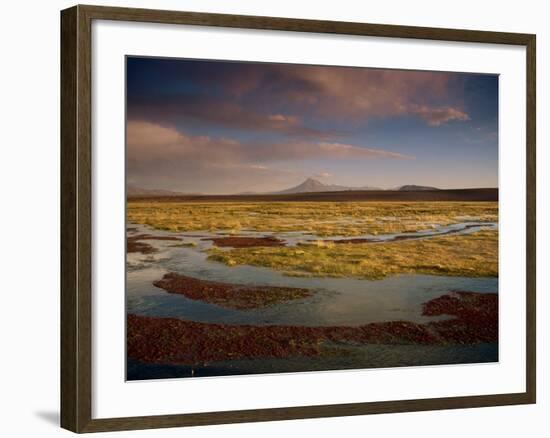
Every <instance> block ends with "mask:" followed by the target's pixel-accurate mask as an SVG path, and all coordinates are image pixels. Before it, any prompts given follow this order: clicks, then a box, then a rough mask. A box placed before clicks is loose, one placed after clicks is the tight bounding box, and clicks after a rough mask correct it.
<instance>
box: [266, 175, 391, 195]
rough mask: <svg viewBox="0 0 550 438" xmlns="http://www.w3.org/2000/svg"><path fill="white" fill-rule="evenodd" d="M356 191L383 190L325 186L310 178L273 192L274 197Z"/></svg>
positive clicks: (368, 187) (365, 187)
mask: <svg viewBox="0 0 550 438" xmlns="http://www.w3.org/2000/svg"><path fill="white" fill-rule="evenodd" d="M356 190H381V189H380V188H379V187H371V186H363V187H348V186H340V185H337V184H324V183H322V182H321V181H319V180H316V179H314V178H308V179H306V180H305V181H304V182H303V183H301V184H298V185H297V186H294V187H291V188H289V189H286V190H281V191H278V192H271V194H273V195H286V194H291V193H315V192H347V191H356Z"/></svg>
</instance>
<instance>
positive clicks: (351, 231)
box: [127, 201, 498, 237]
mask: <svg viewBox="0 0 550 438" xmlns="http://www.w3.org/2000/svg"><path fill="white" fill-rule="evenodd" d="M127 215H128V220H129V221H130V222H132V223H138V224H144V225H149V226H151V227H153V228H156V229H160V230H169V231H178V232H184V231H225V232H230V233H234V234H238V233H239V232H242V231H245V230H254V231H273V232H285V231H305V232H309V233H314V234H317V235H318V236H326V237H328V236H358V235H362V234H373V235H377V234H383V233H400V232H410V231H418V230H425V229H429V228H432V227H434V226H437V225H448V224H451V223H456V222H460V221H462V220H465V219H468V218H475V220H480V221H488V222H489V221H491V222H492V221H497V220H498V203H497V202H322V203H321V202H236V203H231V202H147V201H140V202H132V201H130V202H129V203H128V210H127Z"/></svg>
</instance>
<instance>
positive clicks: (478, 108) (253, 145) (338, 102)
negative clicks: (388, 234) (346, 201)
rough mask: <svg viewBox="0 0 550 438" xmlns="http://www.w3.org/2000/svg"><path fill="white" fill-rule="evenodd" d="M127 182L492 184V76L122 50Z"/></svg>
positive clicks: (258, 188)
mask: <svg viewBox="0 0 550 438" xmlns="http://www.w3.org/2000/svg"><path fill="white" fill-rule="evenodd" d="M126 75H127V76H126V91H127V102H126V103H127V120H126V151H127V155H126V174H127V183H128V184H131V185H133V186H137V187H141V188H147V189H164V190H173V191H179V192H185V193H205V194H231V193H242V192H270V191H278V190H283V189H287V188H289V187H292V186H294V185H297V184H299V183H301V182H302V181H304V180H305V179H306V178H315V179H317V180H319V181H321V182H323V183H325V184H338V185H345V186H358V187H359V186H375V187H381V188H384V189H386V188H395V187H399V186H401V185H405V184H418V185H429V186H435V187H439V188H469V187H497V186H498V76H496V75H484V74H473V73H452V72H430V71H409V70H389V69H374V68H360V67H337V66H312V65H300V64H274V63H250V62H228V61H211V60H186V59H172V58H141V57H128V58H127V66H126Z"/></svg>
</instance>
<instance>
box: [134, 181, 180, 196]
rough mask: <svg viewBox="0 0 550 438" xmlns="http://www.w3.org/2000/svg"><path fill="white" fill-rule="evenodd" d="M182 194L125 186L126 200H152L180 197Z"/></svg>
mask: <svg viewBox="0 0 550 438" xmlns="http://www.w3.org/2000/svg"><path fill="white" fill-rule="evenodd" d="M180 195H183V193H179V192H172V191H170V190H162V189H144V188H142V187H137V186H134V185H131V184H128V185H127V186H126V196H127V197H128V198H154V197H156V196H180Z"/></svg>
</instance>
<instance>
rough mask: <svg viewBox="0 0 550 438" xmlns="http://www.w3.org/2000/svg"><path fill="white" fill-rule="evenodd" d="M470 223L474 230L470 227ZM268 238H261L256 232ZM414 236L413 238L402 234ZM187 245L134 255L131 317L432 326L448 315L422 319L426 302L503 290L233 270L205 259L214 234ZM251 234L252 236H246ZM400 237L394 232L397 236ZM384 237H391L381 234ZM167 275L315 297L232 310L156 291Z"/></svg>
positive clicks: (436, 280) (457, 281)
mask: <svg viewBox="0 0 550 438" xmlns="http://www.w3.org/2000/svg"><path fill="white" fill-rule="evenodd" d="M466 225H469V226H466ZM478 226H479V227H494V226H495V224H482V225H476V226H473V223H471V222H468V223H463V224H455V225H453V226H449V227H440V228H437V229H435V230H430V231H426V232H421V233H415V234H419V235H421V236H422V237H424V238H426V237H427V236H428V235H429V234H428V233H431V235H437V234H442V233H445V232H448V231H449V230H453V231H457V232H461V233H466V232H474V231H475V230H476V227H478ZM132 227H136V228H137V230H136V232H137V233H147V234H154V235H159V236H160V235H171V236H174V235H177V234H174V233H169V232H162V231H153V230H151V229H149V228H146V227H143V226H137V225H132ZM257 234H259V235H269V234H270V233H256V235H257ZM403 234H410V233H403ZM182 235H184V236H185V237H184V241H185V242H192V243H194V244H196V246H195V247H177V246H174V244H176V245H177V243H178V242H174V241H155V240H148V241H147V242H148V243H149V244H151V245H153V246H155V247H156V248H157V249H158V250H159V252H158V253H155V254H153V255H146V256H145V255H142V254H136V253H133V254H128V259H127V263H128V268H129V269H128V273H127V286H126V292H127V310H128V312H129V313H135V314H139V315H147V316H159V317H175V318H182V319H189V320H194V321H200V322H218V323H230V324H290V325H312V326H315V325H326V326H330V325H362V324H367V323H370V322H381V321H391V320H407V321H414V322H426V321H430V320H435V319H441V318H445V316H443V317H437V318H434V317H425V316H422V315H421V310H422V306H421V305H422V303H425V302H426V301H429V300H431V299H433V298H437V297H439V296H441V295H443V294H445V293H447V292H449V291H452V290H466V291H472V292H497V291H498V279H497V278H465V277H443V276H431V275H398V276H392V277H388V278H385V279H382V280H365V279H353V278H297V277H288V276H285V275H283V274H282V273H280V272H277V271H274V270H271V269H268V268H262V267H254V266H234V267H229V266H227V265H225V264H222V263H217V262H212V261H209V260H207V259H206V257H207V255H206V253H205V252H204V251H205V250H206V249H208V248H210V247H211V246H212V242H211V241H206V240H203V239H204V238H205V237H209V236H214V235H218V234H216V233H207V232H196V233H182ZM246 235H253V234H252V233H249V232H247V233H246ZM277 236H278V237H281V238H283V239H285V240H287V241H292V243H293V244H295V243H296V242H298V241H300V240H303V238H304V235H303V234H302V233H280V234H277ZM391 236H395V235H391ZM377 238H378V239H387V238H390V235H387V236H377ZM167 272H176V273H178V274H182V275H187V276H190V277H195V278H200V279H204V280H214V281H222V282H227V283H239V284H253V285H258V284H263V285H273V286H288V287H300V288H309V289H312V290H315V291H316V293H315V294H314V296H313V297H311V298H305V299H302V300H295V301H291V302H287V303H283V304H279V305H276V306H272V307H267V308H263V309H255V310H246V311H244V310H234V309H227V308H223V307H219V306H216V305H214V304H208V303H204V302H201V301H195V300H190V299H188V298H186V297H184V296H183V295H179V294H170V293H167V292H165V291H164V290H162V289H159V288H156V287H155V286H153V282H154V281H155V280H158V279H160V278H162V276H163V275H164V274H165V273H167Z"/></svg>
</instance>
